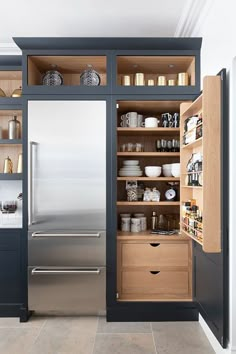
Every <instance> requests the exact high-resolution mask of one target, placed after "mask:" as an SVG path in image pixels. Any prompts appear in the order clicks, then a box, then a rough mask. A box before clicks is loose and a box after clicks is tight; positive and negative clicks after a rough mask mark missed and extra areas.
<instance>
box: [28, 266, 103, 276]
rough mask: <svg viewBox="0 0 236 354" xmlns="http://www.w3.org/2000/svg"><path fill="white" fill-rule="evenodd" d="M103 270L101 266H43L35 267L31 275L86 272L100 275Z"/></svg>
mask: <svg viewBox="0 0 236 354" xmlns="http://www.w3.org/2000/svg"><path fill="white" fill-rule="evenodd" d="M100 272H101V270H100V269H99V268H91V269H89V268H84V269H83V268H41V267H35V268H33V269H32V271H31V275H37V274H40V275H43V274H45V275H50V274H52V275H67V274H86V275H99V274H100Z"/></svg>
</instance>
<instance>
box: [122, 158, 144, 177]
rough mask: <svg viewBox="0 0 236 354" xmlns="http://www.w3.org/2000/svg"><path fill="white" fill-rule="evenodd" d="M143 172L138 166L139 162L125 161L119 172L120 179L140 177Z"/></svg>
mask: <svg viewBox="0 0 236 354" xmlns="http://www.w3.org/2000/svg"><path fill="white" fill-rule="evenodd" d="M142 175H143V171H142V170H141V168H140V166H139V160H125V161H123V167H121V168H120V170H119V176H120V177H141V176H142Z"/></svg>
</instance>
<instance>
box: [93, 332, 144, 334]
mask: <svg viewBox="0 0 236 354" xmlns="http://www.w3.org/2000/svg"><path fill="white" fill-rule="evenodd" d="M97 334H105V335H107V334H119V335H120V334H124V335H126V334H127V335H130V334H151V332H102V333H97Z"/></svg>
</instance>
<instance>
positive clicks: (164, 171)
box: [162, 168, 172, 177]
mask: <svg viewBox="0 0 236 354" xmlns="http://www.w3.org/2000/svg"><path fill="white" fill-rule="evenodd" d="M162 173H163V175H164V177H171V176H172V172H171V168H170V169H165V168H163V170H162Z"/></svg>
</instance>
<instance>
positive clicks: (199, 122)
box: [180, 75, 227, 253]
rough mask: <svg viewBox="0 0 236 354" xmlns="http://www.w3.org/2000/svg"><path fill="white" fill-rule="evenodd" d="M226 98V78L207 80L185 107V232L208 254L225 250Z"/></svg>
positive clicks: (183, 127)
mask: <svg viewBox="0 0 236 354" xmlns="http://www.w3.org/2000/svg"><path fill="white" fill-rule="evenodd" d="M223 96H224V95H223V80H222V75H217V76H206V77H205V78H204V80H203V92H202V94H201V95H200V96H199V97H198V98H197V99H196V100H195V101H194V102H193V103H183V104H182V105H181V136H182V147H181V154H180V155H181V204H182V208H181V230H182V232H183V233H184V234H186V235H188V236H189V237H191V238H192V239H194V240H195V241H196V242H198V243H199V244H200V245H202V249H203V251H204V252H206V253H219V252H221V250H222V240H223V230H224V229H223V221H224V220H223V219H224V218H223V210H224V204H225V203H226V195H224V193H223V188H224V184H225V183H224V181H223V178H225V173H226V170H225V167H224V166H223V163H224V158H227V157H225V156H224V155H223V153H222V152H223V149H224V144H225V142H223V139H224V138H225V136H224V135H225V134H224V135H223V129H225V128H224V121H225V119H226V117H223ZM226 143H227V140H226ZM223 173H224V175H223Z"/></svg>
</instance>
